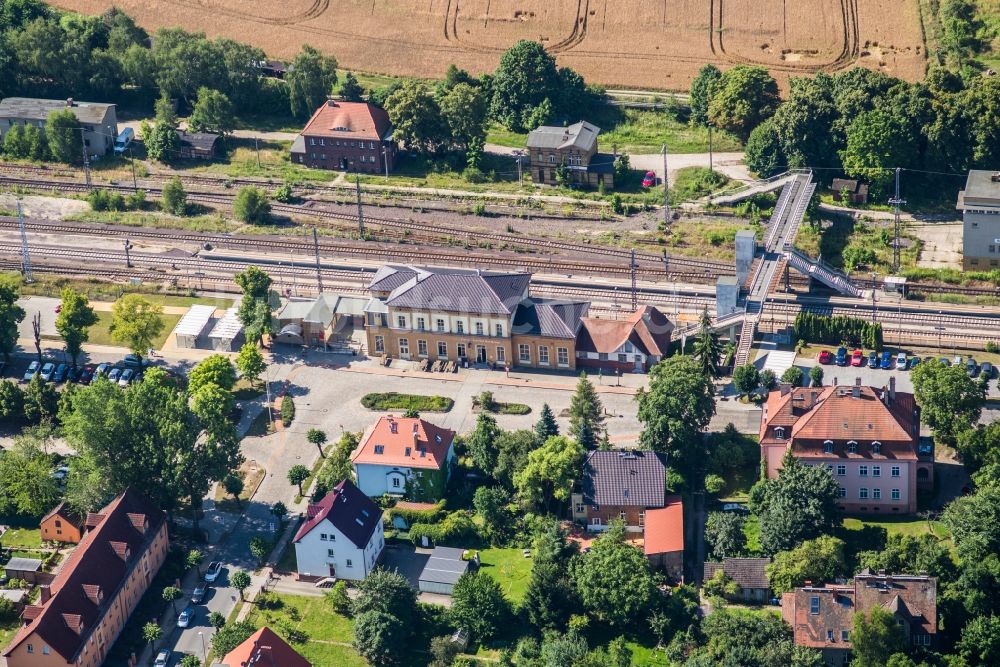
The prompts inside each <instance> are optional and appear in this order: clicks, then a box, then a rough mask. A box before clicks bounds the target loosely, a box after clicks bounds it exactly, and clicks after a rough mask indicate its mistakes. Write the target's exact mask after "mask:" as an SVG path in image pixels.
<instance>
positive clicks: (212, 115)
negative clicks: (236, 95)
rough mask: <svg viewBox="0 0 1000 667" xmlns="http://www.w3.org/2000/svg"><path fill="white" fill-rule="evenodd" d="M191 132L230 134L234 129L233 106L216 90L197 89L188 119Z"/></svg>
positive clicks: (203, 87)
mask: <svg viewBox="0 0 1000 667" xmlns="http://www.w3.org/2000/svg"><path fill="white" fill-rule="evenodd" d="M188 127H189V128H190V130H191V131H192V132H214V133H216V134H231V133H232V131H233V129H234V128H235V127H236V118H235V116H234V114H233V104H232V102H230V101H229V98H228V97H227V96H226V95H225V94H224V93H221V92H219V91H218V90H213V89H211V88H207V87H205V86H202V87H201V88H199V89H198V101H197V102H195V104H194V110H193V111H192V112H191V117H190V118H189V119H188Z"/></svg>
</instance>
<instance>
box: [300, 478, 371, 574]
mask: <svg viewBox="0 0 1000 667" xmlns="http://www.w3.org/2000/svg"><path fill="white" fill-rule="evenodd" d="M292 543H293V544H294V545H295V562H296V567H297V569H298V572H299V578H300V579H307V580H308V579H321V578H323V577H337V578H338V579H349V580H351V581H360V580H362V579H364V578H365V577H367V576H368V573H369V572H371V571H372V570H373V569H375V564H376V563H378V560H379V558H380V557H381V556H382V549H383V548H384V547H385V535H384V533H383V530H382V510H381V509H379V506H378V505H376V504H375V502H374V501H373V500H372V499H371V498H369V497H368V496H366V495H365V494H364V493H362V492H361V490H360V489H358V487H356V486H355V485H354V484H353V483H352V482H351V481H350V480H346V479H345V480H344V481H342V482H341V483H340V484H338V485H337V486H336V487H335V488H334V489H333V490H332V491H330V493H328V494H326V495H325V496H323V498H322V499H321V500H320V501H319V502H318V503H315V504H312V505H309V507H308V508H307V509H306V520H305V521H304V522H303V523H302V525H301V526H299V529H298V531H297V532H296V533H295V538H294V539H293V540H292Z"/></svg>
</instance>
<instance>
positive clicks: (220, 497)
mask: <svg viewBox="0 0 1000 667" xmlns="http://www.w3.org/2000/svg"><path fill="white" fill-rule="evenodd" d="M265 474H267V471H265V470H264V468H263V467H262V466H260V465H258V463H257V462H256V461H244V462H243V464H242V465H241V466H240V467H239V469H238V470H237V471H236V475H237V476H238V477H239V478H240V479H241V480H243V490H242V491H240V501H241V502H246V501H248V500H250V497H251V496H253V494H254V492H255V491H256V490H257V487H258V486H260V483H261V481H262V480H263V479H264V475H265ZM215 502H216V505H217V506H219V510H220V511H222V512H239V510H240V506H239V505H237V503H236V501H235V499H233V497H232V496H231V495H230V494H228V493H226V489H225V487H224V486H223V485H222V483H221V482H220V483H219V484H217V485H216V487H215Z"/></svg>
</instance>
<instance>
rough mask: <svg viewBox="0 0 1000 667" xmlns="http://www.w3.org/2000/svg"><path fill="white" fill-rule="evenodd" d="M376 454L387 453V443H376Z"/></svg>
mask: <svg viewBox="0 0 1000 667" xmlns="http://www.w3.org/2000/svg"><path fill="white" fill-rule="evenodd" d="M375 453H376V454H385V445H375Z"/></svg>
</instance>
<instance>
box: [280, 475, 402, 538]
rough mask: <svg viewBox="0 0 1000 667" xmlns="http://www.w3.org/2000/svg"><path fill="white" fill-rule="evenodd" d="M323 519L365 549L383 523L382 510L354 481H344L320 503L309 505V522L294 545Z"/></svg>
mask: <svg viewBox="0 0 1000 667" xmlns="http://www.w3.org/2000/svg"><path fill="white" fill-rule="evenodd" d="M324 519H326V520H329V522H330V523H332V524H333V526H334V527H335V528H336V529H337V530H339V531H340V532H341V533H343V535H344V536H345V537H346V538H347V539H349V540H350V541H351V542H353V543H354V546H356V547H358V548H359V549H364V548H365V547H366V546H367V545H368V541H369V540H370V539H371V537H372V533H374V532H375V527H376V526H378V524H379V523H381V521H382V510H381V509H379V506H378V505H376V504H375V501H373V500H372V499H371V498H369V497H368V496H366V495H365V494H363V493H362V492H361V489H359V488H358V487H356V486H354V483H353V482H351V481H350V480H348V479H345V480H344V481H342V482H341V483H340V484H338V485H337V486H335V487H334V488H333V490H332V491H330V493H328V494H326V495H325V496H323V498H322V500H320V501H319V502H318V503H316V504H313V505H309V507H308V508H307V509H306V520H305V521H304V522H303V523H302V525H301V526H299V530H298V532H297V533H295V539H294V540H293V542H298V541H299V540H301V539H302V538H303V537H305V536H306V535H308V534H309V532H310V531H312V529H313V528H315V527H316V526H318V525H319V524H321V523H323V520H324Z"/></svg>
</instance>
